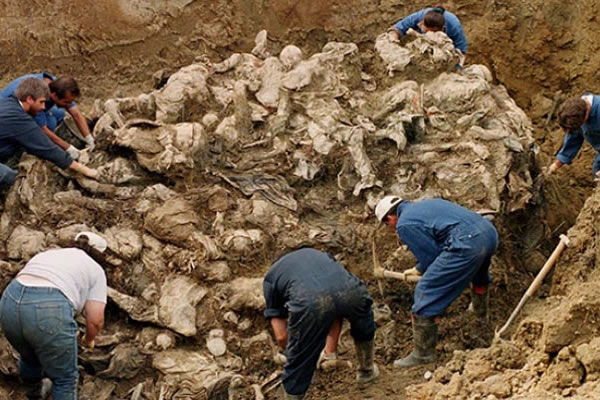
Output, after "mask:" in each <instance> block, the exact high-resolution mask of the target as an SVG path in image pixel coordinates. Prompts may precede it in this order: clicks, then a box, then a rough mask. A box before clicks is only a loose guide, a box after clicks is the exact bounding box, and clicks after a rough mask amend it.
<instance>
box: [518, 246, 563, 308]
mask: <svg viewBox="0 0 600 400" xmlns="http://www.w3.org/2000/svg"><path fill="white" fill-rule="evenodd" d="M567 243H568V239H567V237H566V236H564V235H561V237H560V243H558V246H556V248H555V249H554V251H553V252H552V254H551V255H550V257H549V258H548V260H547V261H546V263H545V264H544V266H543V267H542V269H541V270H540V272H538V274H537V276H536V277H535V280H534V281H533V282H532V283H531V285H530V286H529V289H527V292H526V293H525V294H526V295H527V296H529V297H531V296H533V294H534V293H535V292H536V291H537V290H538V289H539V287H540V285H541V284H542V282H543V281H544V278H545V277H546V275H548V272H550V270H551V269H552V267H553V266H554V263H555V262H556V259H557V258H558V257H559V256H560V253H562V251H563V250H564V249H565V247H567Z"/></svg>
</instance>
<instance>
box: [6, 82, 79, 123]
mask: <svg viewBox="0 0 600 400" xmlns="http://www.w3.org/2000/svg"><path fill="white" fill-rule="evenodd" d="M27 78H36V79H39V80H44V78H48V79H50V80H55V79H56V77H55V76H54V75H52V74H49V73H48V72H40V73H39V74H27V75H23V76H20V77H18V78H16V79H15V80H13V81H12V82H10V83H9V84H8V85H6V87H5V88H4V89H2V91H0V98H4V97H10V96H14V95H15V90H17V88H18V87H19V84H20V83H21V81H22V80H24V79H27ZM54 105H55V104H54V102H53V101H52V99H47V100H46V109H45V110H44V111H41V112H39V113H38V114H37V115H36V116H35V122H37V124H38V126H40V127H42V126H46V125H48V122H47V119H48V115H49V113H50V109H51V108H52V107H54ZM74 105H75V102H72V103H71V104H70V105H69V106H68V107H67V108H71V107H73V106H74Z"/></svg>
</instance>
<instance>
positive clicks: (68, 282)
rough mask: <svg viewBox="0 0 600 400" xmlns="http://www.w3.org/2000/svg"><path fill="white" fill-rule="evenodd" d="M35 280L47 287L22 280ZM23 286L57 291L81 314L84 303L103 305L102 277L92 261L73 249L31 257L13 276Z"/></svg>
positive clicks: (105, 287)
mask: <svg viewBox="0 0 600 400" xmlns="http://www.w3.org/2000/svg"><path fill="white" fill-rule="evenodd" d="M21 275H27V276H35V277H39V278H42V279H43V280H46V281H48V282H49V283H50V285H43V284H42V283H40V282H35V283H34V282H31V284H29V282H28V280H27V279H26V277H25V276H23V277H22V279H19V277H20V276H21ZM17 280H18V281H19V282H21V283H23V284H24V285H26V286H50V287H56V288H58V289H59V290H60V291H61V292H62V293H63V294H64V295H65V296H67V298H68V299H69V300H70V301H71V303H72V304H73V307H74V308H75V310H76V311H77V312H81V310H82V309H83V307H84V306H85V302H86V301H88V300H95V301H99V302H101V303H104V304H106V295H107V290H108V289H107V286H106V274H105V273H104V270H103V269H102V267H101V266H100V264H98V263H97V262H96V261H94V260H93V259H92V258H91V257H90V256H88V255H87V253H86V252H85V251H83V250H80V249H76V248H67V249H54V250H47V251H44V252H42V253H39V254H37V255H36V256H35V257H33V258H32V259H31V260H29V262H28V263H27V265H25V268H23V269H22V270H21V272H19V274H18V275H17Z"/></svg>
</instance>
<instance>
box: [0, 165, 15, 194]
mask: <svg viewBox="0 0 600 400" xmlns="http://www.w3.org/2000/svg"><path fill="white" fill-rule="evenodd" d="M16 180H17V171H15V170H14V169H12V168H10V167H9V166H6V165H4V164H0V189H7V188H9V187H10V186H12V185H13V183H15V181H16Z"/></svg>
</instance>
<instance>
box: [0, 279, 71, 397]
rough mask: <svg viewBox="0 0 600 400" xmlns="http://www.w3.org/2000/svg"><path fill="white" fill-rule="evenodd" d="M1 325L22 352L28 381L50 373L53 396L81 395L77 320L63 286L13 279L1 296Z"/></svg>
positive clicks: (21, 364) (22, 369)
mask: <svg viewBox="0 0 600 400" xmlns="http://www.w3.org/2000/svg"><path fill="white" fill-rule="evenodd" d="M0 325H1V327H2V330H3V332H4V335H5V336H6V338H7V339H8V341H9V342H10V344H11V345H12V346H13V347H14V348H15V350H17V351H18V352H19V355H20V356H21V359H20V361H19V372H20V375H21V378H22V379H23V380H24V381H27V382H34V381H38V380H41V379H42V377H44V376H47V377H48V378H50V380H51V381H52V399H53V400H76V399H77V381H78V378H79V373H78V371H77V323H76V322H75V319H74V310H73V306H72V304H71V302H70V301H69V300H68V299H67V298H66V297H65V295H64V294H62V292H61V291H60V290H58V289H56V288H49V287H28V286H24V285H22V284H21V283H19V282H18V281H17V280H13V281H12V282H11V283H10V284H9V285H8V286H7V288H6V289H5V290H4V293H3V294H2V299H0Z"/></svg>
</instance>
